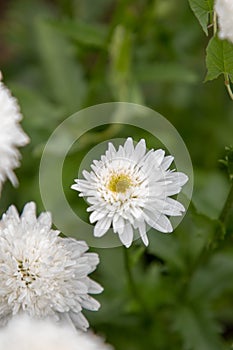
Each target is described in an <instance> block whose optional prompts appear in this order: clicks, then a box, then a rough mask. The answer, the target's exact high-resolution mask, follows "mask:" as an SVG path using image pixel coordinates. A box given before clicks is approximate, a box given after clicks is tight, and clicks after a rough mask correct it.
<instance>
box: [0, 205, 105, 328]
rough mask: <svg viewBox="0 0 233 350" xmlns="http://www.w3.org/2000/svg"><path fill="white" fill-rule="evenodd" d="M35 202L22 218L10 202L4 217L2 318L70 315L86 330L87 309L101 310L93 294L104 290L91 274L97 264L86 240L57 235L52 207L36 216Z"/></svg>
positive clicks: (0, 256) (1, 239) (0, 266)
mask: <svg viewBox="0 0 233 350" xmlns="http://www.w3.org/2000/svg"><path fill="white" fill-rule="evenodd" d="M35 211H36V206H35V203H33V202H31V203H28V204H26V205H25V207H24V210H23V213H22V215H21V217H19V214H18V212H17V210H16V208H15V207H14V206H11V207H10V208H9V209H8V211H7V212H6V214H3V216H2V220H1V221H0V321H1V322H2V323H3V324H4V323H6V322H7V321H8V319H9V318H10V317H11V316H14V315H16V314H18V313H20V312H25V313H27V314H29V315H30V316H32V317H36V318H45V317H53V318H54V319H56V320H59V319H60V318H64V317H68V318H70V319H71V320H72V321H73V323H74V324H75V325H76V326H77V327H79V328H81V329H83V330H86V329H87V327H88V322H87V320H86V318H85V317H84V316H83V315H82V313H81V311H82V309H83V308H85V309H88V310H93V311H94V310H98V309H99V306H100V305H99V303H98V302H97V301H96V300H95V299H93V298H92V297H91V296H89V293H91V294H95V293H100V292H101V291H102V287H101V286H100V285H99V284H97V283H96V282H94V281H92V280H91V279H90V278H89V277H88V274H89V273H91V272H92V271H94V270H95V268H96V266H97V264H98V263H99V258H98V255H97V254H95V253H86V251H87V250H88V246H87V244H86V243H85V242H83V241H76V240H75V239H71V238H61V237H59V234H60V232H59V231H55V230H53V229H51V225H52V220H51V215H50V213H48V212H45V213H42V214H41V215H40V216H39V217H38V218H37V217H36V213H35Z"/></svg>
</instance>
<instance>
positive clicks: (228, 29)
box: [215, 0, 233, 42]
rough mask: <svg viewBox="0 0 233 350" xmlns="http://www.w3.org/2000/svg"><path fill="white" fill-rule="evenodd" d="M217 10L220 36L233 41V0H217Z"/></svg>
mask: <svg viewBox="0 0 233 350" xmlns="http://www.w3.org/2000/svg"><path fill="white" fill-rule="evenodd" d="M215 11H216V13H217V16H218V24H219V37H220V38H221V39H228V40H230V41H231V42H233V1H232V0H216V1H215Z"/></svg>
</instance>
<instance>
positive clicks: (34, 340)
mask: <svg viewBox="0 0 233 350" xmlns="http://www.w3.org/2000/svg"><path fill="white" fill-rule="evenodd" d="M0 349H7V350H32V349H33V350H112V347H111V346H109V345H107V344H105V343H104V341H103V340H102V339H101V338H99V337H97V336H96V335H94V334H92V333H89V332H88V333H84V332H81V331H76V330H75V329H74V328H72V327H71V326H69V325H68V324H57V323H54V322H52V321H51V320H35V319H31V318H29V317H28V316H25V315H21V316H18V317H15V318H13V319H12V320H11V321H10V322H9V324H8V325H7V326H6V327H3V328H1V329H0Z"/></svg>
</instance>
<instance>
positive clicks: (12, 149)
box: [0, 72, 29, 191]
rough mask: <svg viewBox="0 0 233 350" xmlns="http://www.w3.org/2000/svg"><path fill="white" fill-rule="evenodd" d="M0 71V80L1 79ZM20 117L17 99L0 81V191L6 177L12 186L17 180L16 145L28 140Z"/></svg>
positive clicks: (18, 145)
mask: <svg viewBox="0 0 233 350" xmlns="http://www.w3.org/2000/svg"><path fill="white" fill-rule="evenodd" d="M1 78H2V76H1V72H0V80H1ZM21 119H22V115H21V113H20V109H19V105H18V102H17V100H16V99H15V98H14V97H12V95H11V93H10V91H9V90H8V89H7V88H6V86H5V85H4V84H3V83H2V82H1V81H0V125H1V127H0V191H1V188H2V184H3V183H4V182H5V181H6V179H7V178H8V179H9V180H10V181H11V183H12V184H13V185H14V186H17V184H18V181H17V178H16V176H15V174H14V172H13V170H14V169H15V168H18V167H19V165H20V158H21V155H20V153H19V151H18V147H22V146H25V145H26V144H27V143H28V142H29V138H28V136H27V135H26V134H25V133H24V131H23V130H22V128H21V126H20V124H19V122H20V121H21Z"/></svg>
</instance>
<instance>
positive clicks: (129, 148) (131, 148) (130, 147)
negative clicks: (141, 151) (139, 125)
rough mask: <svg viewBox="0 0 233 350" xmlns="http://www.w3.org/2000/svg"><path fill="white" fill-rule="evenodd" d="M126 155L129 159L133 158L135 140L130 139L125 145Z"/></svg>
mask: <svg viewBox="0 0 233 350" xmlns="http://www.w3.org/2000/svg"><path fill="white" fill-rule="evenodd" d="M124 149H125V154H126V156H127V157H131V156H132V154H133V152H134V146H133V140H132V138H131V137H128V138H127V140H126V141H125V144H124Z"/></svg>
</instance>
